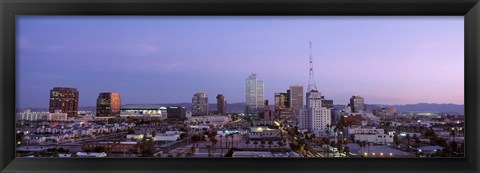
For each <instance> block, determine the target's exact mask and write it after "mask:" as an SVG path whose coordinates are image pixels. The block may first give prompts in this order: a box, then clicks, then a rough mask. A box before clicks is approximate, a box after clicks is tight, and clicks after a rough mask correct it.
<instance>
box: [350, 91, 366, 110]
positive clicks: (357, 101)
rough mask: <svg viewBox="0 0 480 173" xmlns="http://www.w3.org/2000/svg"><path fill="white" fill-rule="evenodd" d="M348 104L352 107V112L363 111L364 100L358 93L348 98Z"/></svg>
mask: <svg viewBox="0 0 480 173" xmlns="http://www.w3.org/2000/svg"><path fill="white" fill-rule="evenodd" d="M350 106H351V108H352V112H354V113H359V112H363V111H365V100H364V99H363V97H360V96H359V95H356V96H352V97H351V98H350Z"/></svg>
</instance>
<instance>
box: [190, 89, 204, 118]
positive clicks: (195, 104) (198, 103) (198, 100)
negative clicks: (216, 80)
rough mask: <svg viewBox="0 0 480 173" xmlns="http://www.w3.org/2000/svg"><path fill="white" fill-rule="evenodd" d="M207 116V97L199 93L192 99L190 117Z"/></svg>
mask: <svg viewBox="0 0 480 173" xmlns="http://www.w3.org/2000/svg"><path fill="white" fill-rule="evenodd" d="M203 115H208V96H207V94H206V93H203V92H199V93H196V94H194V95H193V97H192V116H203Z"/></svg>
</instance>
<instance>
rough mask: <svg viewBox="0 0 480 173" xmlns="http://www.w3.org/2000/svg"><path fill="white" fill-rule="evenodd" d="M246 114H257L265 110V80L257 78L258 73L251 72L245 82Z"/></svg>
mask: <svg viewBox="0 0 480 173" xmlns="http://www.w3.org/2000/svg"><path fill="white" fill-rule="evenodd" d="M245 84H246V87H245V94H246V98H245V99H246V101H245V115H247V116H252V117H253V116H257V115H258V112H259V111H260V110H263V103H264V92H263V90H264V86H263V81H261V80H258V79H257V74H254V73H252V74H250V75H249V76H248V78H247V80H246V82H245Z"/></svg>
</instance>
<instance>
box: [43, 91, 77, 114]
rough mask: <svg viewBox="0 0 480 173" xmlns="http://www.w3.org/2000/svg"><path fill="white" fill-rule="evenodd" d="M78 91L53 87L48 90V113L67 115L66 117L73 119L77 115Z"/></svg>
mask: <svg viewBox="0 0 480 173" xmlns="http://www.w3.org/2000/svg"><path fill="white" fill-rule="evenodd" d="M78 94H79V92H78V90H77V89H76V88H64V87H54V88H53V89H52V90H50V105H49V112H50V113H55V112H56V110H61V113H67V116H68V117H75V116H77V114H78Z"/></svg>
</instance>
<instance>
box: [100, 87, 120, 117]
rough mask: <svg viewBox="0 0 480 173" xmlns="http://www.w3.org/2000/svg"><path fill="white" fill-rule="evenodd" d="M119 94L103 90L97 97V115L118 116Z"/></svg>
mask: <svg viewBox="0 0 480 173" xmlns="http://www.w3.org/2000/svg"><path fill="white" fill-rule="evenodd" d="M120 105H121V101H120V94H118V93H117V92H103V93H100V94H99V95H98V98H97V114H96V116H97V117H118V116H120Z"/></svg>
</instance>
